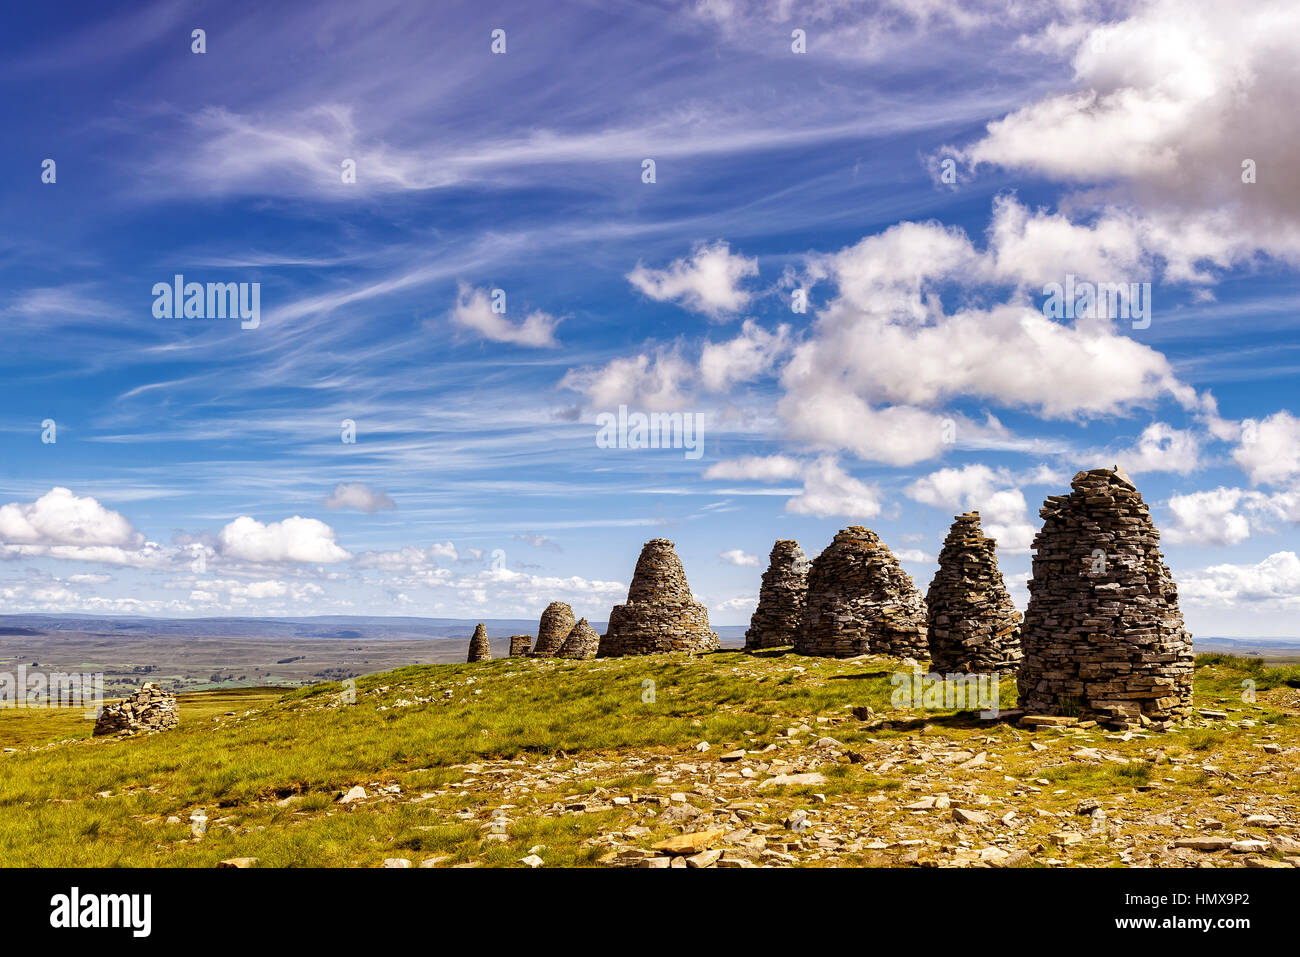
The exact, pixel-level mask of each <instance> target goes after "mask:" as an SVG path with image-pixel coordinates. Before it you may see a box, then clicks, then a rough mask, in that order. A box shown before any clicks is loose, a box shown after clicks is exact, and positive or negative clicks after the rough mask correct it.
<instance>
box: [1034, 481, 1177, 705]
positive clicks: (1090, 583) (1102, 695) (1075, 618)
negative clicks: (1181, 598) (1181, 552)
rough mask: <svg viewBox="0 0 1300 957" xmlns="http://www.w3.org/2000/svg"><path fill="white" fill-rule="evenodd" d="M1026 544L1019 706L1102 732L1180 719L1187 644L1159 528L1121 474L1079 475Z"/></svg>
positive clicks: (1051, 501) (1044, 512) (1052, 502)
mask: <svg viewBox="0 0 1300 957" xmlns="http://www.w3.org/2000/svg"><path fill="white" fill-rule="evenodd" d="M1071 487H1072V491H1071V492H1070V494H1069V495H1051V496H1049V497H1048V498H1047V501H1046V502H1045V503H1044V505H1043V507H1042V509H1040V511H1039V514H1040V515H1041V516H1042V517H1043V528H1042V530H1041V531H1040V532H1039V533H1038V536H1037V537H1036V538H1035V539H1034V549H1035V555H1034V560H1033V579H1032V580H1031V581H1030V583H1029V596H1030V597H1029V607H1028V610H1027V611H1026V614H1025V621H1024V624H1023V625H1022V627H1021V644H1022V646H1023V649H1024V661H1023V662H1022V664H1021V668H1020V674H1019V676H1018V685H1019V688H1020V703H1021V706H1022V707H1024V708H1026V709H1028V710H1030V711H1033V712H1043V713H1048V714H1075V713H1079V714H1088V715H1091V716H1095V717H1096V718H1097V720H1098V721H1101V722H1103V723H1107V724H1111V725H1133V724H1155V725H1157V726H1160V727H1167V726H1168V725H1169V724H1170V723H1172V721H1173V720H1175V719H1183V718H1186V717H1187V716H1189V715H1190V713H1191V705H1192V669H1193V664H1192V639H1191V636H1190V635H1189V634H1188V632H1187V630H1186V628H1185V627H1184V626H1183V616H1182V613H1181V612H1180V611H1179V608H1178V589H1177V586H1176V585H1175V584H1174V581H1173V579H1172V577H1171V576H1170V573H1169V568H1168V567H1167V566H1166V565H1165V564H1164V559H1163V556H1162V555H1161V553H1160V548H1159V541H1160V533H1159V532H1158V531H1156V528H1155V526H1154V525H1153V524H1152V522H1151V513H1150V511H1149V509H1148V508H1147V506H1146V504H1145V503H1144V502H1143V501H1142V496H1141V495H1140V494H1139V493H1138V490H1137V488H1136V487H1135V486H1134V485H1133V483H1132V481H1131V480H1130V479H1129V477H1128V476H1127V475H1126V474H1125V473H1124V471H1123V470H1122V469H1120V468H1119V467H1118V466H1116V467H1115V468H1113V469H1093V470H1091V471H1087V472H1079V473H1078V474H1077V475H1075V477H1074V480H1073V481H1072V482H1071Z"/></svg>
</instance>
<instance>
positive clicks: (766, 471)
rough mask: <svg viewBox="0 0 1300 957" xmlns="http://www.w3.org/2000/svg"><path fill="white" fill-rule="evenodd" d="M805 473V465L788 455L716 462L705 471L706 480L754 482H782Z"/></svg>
mask: <svg viewBox="0 0 1300 957" xmlns="http://www.w3.org/2000/svg"><path fill="white" fill-rule="evenodd" d="M802 471H803V463H802V462H800V461H798V460H797V459H792V458H790V457H789V456H788V455H765V456H759V455H744V456H741V457H740V458H738V459H728V460H726V461H723V462H716V463H714V464H713V465H710V466H709V467H708V468H707V469H705V470H704V477H705V478H706V479H741V480H745V481H752V482H780V481H783V480H785V479H792V478H795V477H796V476H798V475H799V474H800V473H801V472H802Z"/></svg>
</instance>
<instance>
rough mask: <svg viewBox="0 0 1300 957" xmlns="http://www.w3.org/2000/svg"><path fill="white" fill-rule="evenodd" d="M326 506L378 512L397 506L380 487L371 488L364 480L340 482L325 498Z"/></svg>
mask: <svg viewBox="0 0 1300 957" xmlns="http://www.w3.org/2000/svg"><path fill="white" fill-rule="evenodd" d="M324 505H325V507H326V508H352V509H356V510H357V511H360V512H378V511H382V510H383V509H386V508H397V503H396V502H394V501H393V500H392V499H391V498H389V497H388V493H387V492H385V491H383V490H382V489H373V488H371V487H370V486H369V485H366V484H365V483H364V482H344V483H340V484H339V485H338V486H337V487H336V488H335V489H334V491H333V493H332V494H331V495H330V496H329V497H328V498H326V499H325V502H324Z"/></svg>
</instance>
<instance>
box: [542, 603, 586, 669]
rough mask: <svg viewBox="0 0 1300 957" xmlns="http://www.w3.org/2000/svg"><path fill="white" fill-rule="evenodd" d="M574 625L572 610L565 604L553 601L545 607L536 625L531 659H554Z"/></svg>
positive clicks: (575, 622) (575, 621)
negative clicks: (535, 639)
mask: <svg viewBox="0 0 1300 957" xmlns="http://www.w3.org/2000/svg"><path fill="white" fill-rule="evenodd" d="M576 624H577V620H576V619H575V618H574V617H573V609H572V608H570V607H569V606H568V604H566V603H565V602H562V601H553V602H551V603H550V604H549V605H547V606H546V610H545V611H544V612H542V620H541V621H540V622H539V623H538V625H537V644H536V645H534V646H533V657H534V658H554V657H555V653H556V652H557V651H559V650H560V646H561V645H563V644H564V639H565V638H567V637H569V632H571V631H573V626H574V625H576Z"/></svg>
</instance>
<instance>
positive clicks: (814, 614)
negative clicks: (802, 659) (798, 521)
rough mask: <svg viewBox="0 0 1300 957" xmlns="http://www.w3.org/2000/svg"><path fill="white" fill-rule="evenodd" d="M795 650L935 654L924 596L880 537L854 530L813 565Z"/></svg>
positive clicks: (830, 654) (836, 654)
mask: <svg viewBox="0 0 1300 957" xmlns="http://www.w3.org/2000/svg"><path fill="white" fill-rule="evenodd" d="M794 650H795V651H797V652H798V653H799V654H801V655H816V656H819V657H824V658H852V657H854V656H856V655H865V654H875V655H892V656H893V657H895V658H924V657H925V656H926V655H927V654H928V653H929V649H928V648H927V647H926V640H925V602H924V600H923V599H922V598H921V593H920V592H918V591H917V590H916V585H915V584H913V582H912V576H910V575H908V574H907V572H905V571H903V569H902V566H900V565H899V564H898V559H896V558H895V557H894V554H893V552H891V551H890V550H889V548H888V547H887V546H886V545H885V543H884V542H882V541H881V540H880V537H879V536H878V535H876V533H875V532H873V531H871V530H870V529H867V528H863V527H862V526H861V525H851V526H850V527H848V528H846V529H843V530H841V531H840V532H838V533H836V535H835V538H834V540H833V541H832V542H831V543H830V545H828V546H827V547H826V550H825V551H824V552H822V553H821V554H820V555H818V556H817V557H816V558H815V559H813V563H812V569H811V570H810V571H809V573H808V604H807V607H806V609H805V610H804V616H803V621H802V622H801V623H800V626H799V635H798V637H797V639H796V640H795V643H794Z"/></svg>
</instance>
